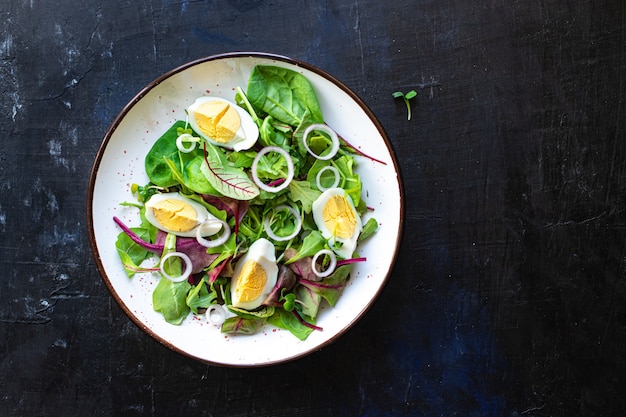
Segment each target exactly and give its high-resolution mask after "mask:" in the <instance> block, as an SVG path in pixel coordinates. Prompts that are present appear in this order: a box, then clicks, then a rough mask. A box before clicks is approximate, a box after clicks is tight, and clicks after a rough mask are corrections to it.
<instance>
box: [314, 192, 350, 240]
mask: <svg viewBox="0 0 626 417" xmlns="http://www.w3.org/2000/svg"><path fill="white" fill-rule="evenodd" d="M322 217H323V219H324V224H326V227H328V230H330V231H331V232H332V233H333V235H334V236H337V237H339V238H341V239H347V238H349V237H350V236H352V234H353V233H354V229H355V228H356V224H357V219H356V214H355V213H354V210H352V206H351V205H350V203H349V202H348V201H347V200H346V197H343V196H340V195H333V196H332V197H330V198H329V199H328V202H327V203H326V205H325V206H324V209H323V210H322Z"/></svg>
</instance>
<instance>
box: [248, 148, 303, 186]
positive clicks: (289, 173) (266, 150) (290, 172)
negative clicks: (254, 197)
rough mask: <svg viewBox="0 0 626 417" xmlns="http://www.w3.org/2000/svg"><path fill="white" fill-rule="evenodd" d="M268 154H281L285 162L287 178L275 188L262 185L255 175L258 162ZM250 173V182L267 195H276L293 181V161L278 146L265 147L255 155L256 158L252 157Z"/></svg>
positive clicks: (256, 174)
mask: <svg viewBox="0 0 626 417" xmlns="http://www.w3.org/2000/svg"><path fill="white" fill-rule="evenodd" d="M270 152H276V153H279V154H281V155H282V156H283V158H285V160H286V161H287V178H285V181H283V182H282V183H281V184H279V185H277V186H276V187H270V186H269V185H266V184H264V183H263V182H262V181H261V180H260V179H259V174H258V173H257V168H258V167H259V161H260V160H261V157H262V156H263V155H265V154H266V153H270ZM251 171H252V180H253V181H254V183H255V184H256V185H257V186H258V187H259V188H260V189H262V190H264V191H267V192H269V193H277V192H279V191H281V190H284V189H285V188H287V187H288V186H289V183H290V182H291V180H292V179H293V176H294V168H293V159H291V156H290V155H289V153H288V152H287V151H286V150H284V149H282V148H279V147H278V146H266V147H265V148H263V149H261V150H260V151H259V153H257V154H256V156H255V157H254V160H253V161H252V168H251Z"/></svg>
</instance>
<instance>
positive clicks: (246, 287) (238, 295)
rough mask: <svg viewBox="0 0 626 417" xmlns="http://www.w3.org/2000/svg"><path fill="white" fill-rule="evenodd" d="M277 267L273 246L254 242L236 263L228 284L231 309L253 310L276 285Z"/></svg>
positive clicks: (267, 242) (269, 243)
mask: <svg viewBox="0 0 626 417" xmlns="http://www.w3.org/2000/svg"><path fill="white" fill-rule="evenodd" d="M277 277H278V265H276V253H275V248H274V244H273V243H272V242H270V241H269V240H267V239H263V238H261V239H259V240H256V241H255V242H254V243H253V244H252V245H250V248H249V249H248V252H246V253H245V254H244V255H243V256H242V257H241V258H240V259H239V261H238V262H237V265H236V266H235V270H234V273H233V277H232V278H231V282H230V294H231V300H232V305H233V307H237V308H243V309H245V310H254V309H256V308H258V307H260V306H261V304H262V303H263V301H264V300H265V298H266V297H267V296H268V295H269V293H270V292H271V291H272V289H273V288H274V285H276V278H277Z"/></svg>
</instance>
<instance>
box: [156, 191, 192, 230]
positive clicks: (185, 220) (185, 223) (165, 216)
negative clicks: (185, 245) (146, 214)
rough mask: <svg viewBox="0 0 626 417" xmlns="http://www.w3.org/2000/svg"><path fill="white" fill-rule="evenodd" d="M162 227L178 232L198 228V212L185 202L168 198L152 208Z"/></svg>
mask: <svg viewBox="0 0 626 417" xmlns="http://www.w3.org/2000/svg"><path fill="white" fill-rule="evenodd" d="M152 211H153V213H154V217H155V218H156V220H157V221H158V222H159V224H160V225H161V226H163V227H164V228H167V229H169V230H173V231H176V232H186V231H189V230H191V229H193V228H194V227H195V226H196V224H197V223H196V210H194V208H193V207H191V206H190V205H189V204H187V203H185V202H184V201H180V200H175V199H173V198H168V199H165V200H162V201H159V202H158V203H156V204H155V205H154V206H153V207H152Z"/></svg>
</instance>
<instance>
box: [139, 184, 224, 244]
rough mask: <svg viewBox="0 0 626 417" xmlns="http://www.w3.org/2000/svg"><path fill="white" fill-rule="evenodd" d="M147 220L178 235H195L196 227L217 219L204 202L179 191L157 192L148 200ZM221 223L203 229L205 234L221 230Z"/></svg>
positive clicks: (146, 205)
mask: <svg viewBox="0 0 626 417" xmlns="http://www.w3.org/2000/svg"><path fill="white" fill-rule="evenodd" d="M145 208H146V214H145V216H146V220H148V222H150V224H152V225H153V226H154V227H156V228H157V229H160V230H162V231H164V232H167V233H172V234H175V235H177V236H183V237H194V236H196V229H197V228H198V227H199V226H200V225H201V224H203V223H205V222H206V221H207V220H210V219H216V217H215V216H213V215H212V214H211V213H209V211H208V210H207V209H206V207H204V206H203V205H202V204H200V203H198V202H196V201H193V200H191V199H189V198H187V197H184V196H183V195H181V194H179V193H174V192H172V193H163V194H155V195H153V196H152V197H150V199H149V200H148V201H147V202H146V204H145ZM221 228H222V225H221V223H218V222H214V223H212V224H209V226H208V227H207V226H205V227H204V228H203V229H202V232H203V233H202V234H203V236H210V235H212V234H215V233H217V232H219V230H220V229H221Z"/></svg>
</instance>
